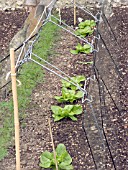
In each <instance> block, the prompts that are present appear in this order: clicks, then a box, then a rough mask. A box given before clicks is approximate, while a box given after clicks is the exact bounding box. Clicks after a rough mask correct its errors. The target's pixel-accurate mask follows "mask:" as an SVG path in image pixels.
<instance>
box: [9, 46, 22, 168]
mask: <svg viewBox="0 0 128 170" xmlns="http://www.w3.org/2000/svg"><path fill="white" fill-rule="evenodd" d="M10 60H11V79H12V93H13V105H14V124H15V149H16V170H20V137H19V114H18V100H17V87H16V72H15V55H14V49H13V48H12V49H10Z"/></svg>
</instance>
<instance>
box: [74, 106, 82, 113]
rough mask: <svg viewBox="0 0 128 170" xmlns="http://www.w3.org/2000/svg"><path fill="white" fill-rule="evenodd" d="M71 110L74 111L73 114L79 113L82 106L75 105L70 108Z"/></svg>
mask: <svg viewBox="0 0 128 170" xmlns="http://www.w3.org/2000/svg"><path fill="white" fill-rule="evenodd" d="M72 112H73V113H74V115H79V114H81V113H82V112H83V109H82V106H81V105H75V106H74V107H73V108H72Z"/></svg>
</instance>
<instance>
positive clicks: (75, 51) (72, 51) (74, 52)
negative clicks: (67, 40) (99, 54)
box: [70, 50, 79, 54]
mask: <svg viewBox="0 0 128 170" xmlns="http://www.w3.org/2000/svg"><path fill="white" fill-rule="evenodd" d="M70 53H71V54H78V53H79V52H78V51H77V50H70Z"/></svg>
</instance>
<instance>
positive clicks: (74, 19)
mask: <svg viewBox="0 0 128 170" xmlns="http://www.w3.org/2000/svg"><path fill="white" fill-rule="evenodd" d="M74 25H76V0H74Z"/></svg>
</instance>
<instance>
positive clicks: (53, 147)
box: [48, 118, 58, 170]
mask: <svg viewBox="0 0 128 170" xmlns="http://www.w3.org/2000/svg"><path fill="white" fill-rule="evenodd" d="M48 123H49V131H50V137H51V141H52V149H53V154H54V159H55V164H56V170H58V164H57V160H56V151H55V146H54V141H53V135H52V128H51V121H50V118H49V119H48Z"/></svg>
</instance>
